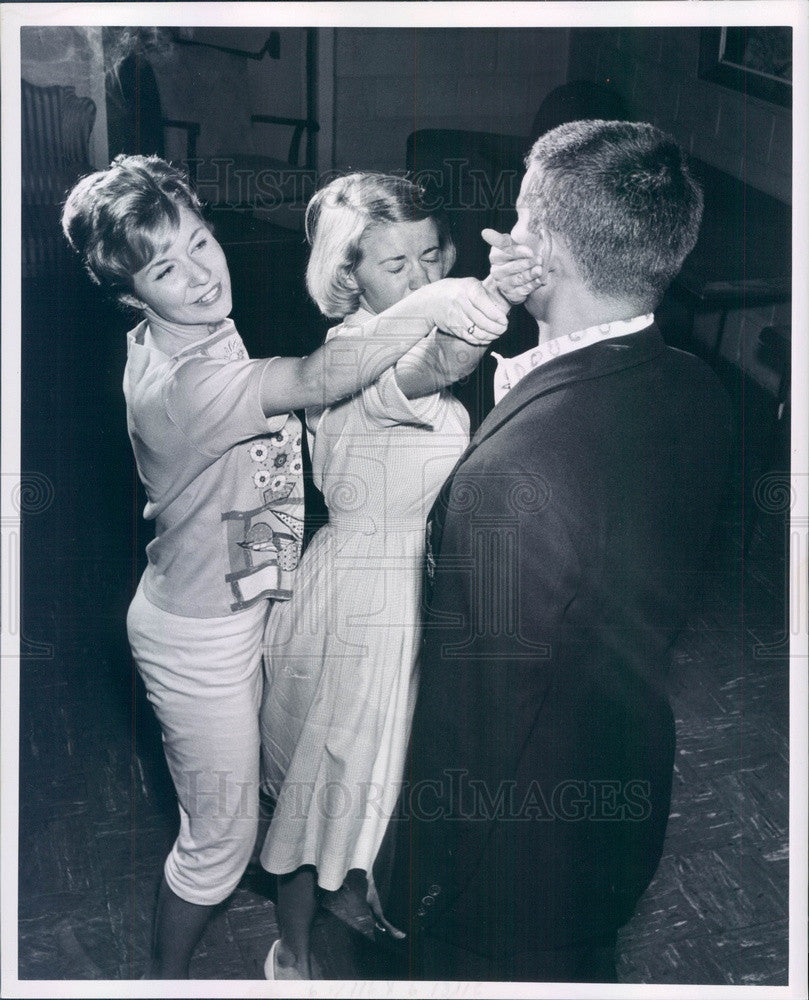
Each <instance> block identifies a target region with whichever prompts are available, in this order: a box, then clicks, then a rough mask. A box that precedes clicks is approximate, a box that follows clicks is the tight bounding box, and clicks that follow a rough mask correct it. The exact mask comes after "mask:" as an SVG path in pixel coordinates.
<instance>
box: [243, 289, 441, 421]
mask: <svg viewBox="0 0 809 1000" xmlns="http://www.w3.org/2000/svg"><path fill="white" fill-rule="evenodd" d="M404 301H405V300H403V301H402V302H401V303H397V304H396V305H395V306H393V307H392V308H391V309H389V310H387V311H386V312H384V313H382V314H381V315H380V316H375V317H374V318H373V319H370V320H368V322H367V323H364V324H363V325H362V326H358V327H357V328H356V333H343V334H341V335H340V336H339V337H335V338H334V339H332V340H329V341H327V342H326V343H325V344H323V345H322V346H321V347H319V348H318V349H317V350H316V351H313V352H312V353H311V354H310V355H309V356H308V357H305V358H275V359H274V360H273V361H272V363H271V364H270V365H269V366H268V368H267V370H266V372H265V374H264V378H263V379H262V384H261V406H262V409H263V410H264V413H265V415H266V416H268V417H269V416H273V415H274V414H277V413H287V412H289V411H290V410H298V409H304V408H306V407H310V406H312V407H326V406H329V405H330V404H332V403H335V402H337V400H340V399H344V398H346V397H347V396H352V395H353V394H354V393H356V392H358V391H359V390H360V389H362V388H364V387H365V386H366V385H370V384H371V383H372V382H374V381H376V379H377V378H379V376H380V375H381V374H382V372H383V371H385V369H386V368H390V366H391V365H393V364H395V363H396V362H397V361H398V360H399V358H401V357H402V355H403V354H406V353H407V351H409V350H410V348H411V347H412V346H413V345H414V344H415V343H417V342H418V341H419V340H421V339H422V338H423V337H424V336H426V335H427V333H429V331H430V329H431V327H432V318H431V317H430V316H428V315H414V312H415V311H416V310H417V309H418V307H419V303H410V305H409V307H406V306H405V305H404ZM414 307H415V308H414Z"/></svg>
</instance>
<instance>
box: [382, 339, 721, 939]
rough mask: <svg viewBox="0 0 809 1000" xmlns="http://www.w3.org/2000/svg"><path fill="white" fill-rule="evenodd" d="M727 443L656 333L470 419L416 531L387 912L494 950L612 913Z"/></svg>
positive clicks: (549, 373) (634, 861) (661, 762)
mask: <svg viewBox="0 0 809 1000" xmlns="http://www.w3.org/2000/svg"><path fill="white" fill-rule="evenodd" d="M729 444H730V417H729V409H728V406H727V401H726V399H725V396H724V393H723V392H722V390H721V388H720V386H719V384H718V382H717V380H716V378H715V377H714V375H713V373H712V372H711V370H710V369H709V368H708V367H707V365H705V364H704V363H703V362H701V361H699V360H698V359H696V358H694V357H692V356H691V355H689V354H684V353H682V352H680V351H676V350H673V349H671V348H668V347H666V346H665V345H664V343H663V341H662V339H661V336H660V334H659V332H658V330H657V328H656V327H654V326H652V327H650V328H648V329H646V330H643V331H641V332H639V333H636V334H633V335H631V336H628V337H624V338H620V339H616V340H610V341H604V342H602V343H599V344H595V345H592V346H590V347H587V348H583V349H581V350H579V351H576V352H574V353H572V354H569V355H566V356H563V357H561V358H558V359H555V360H553V361H550V362H548V363H547V364H545V365H544V366H543V367H540V368H538V369H535V370H533V371H531V372H530V373H529V374H528V375H526V376H525V377H524V379H523V380H522V381H520V382H519V383H518V385H517V386H516V387H515V388H514V389H512V390H511V392H510V393H509V394H508V395H507V396H506V397H505V399H504V400H503V401H502V402H501V403H500V405H499V406H497V407H495V409H494V410H492V411H491V413H490V414H489V415H488V417H487V418H486V419H485V421H484V422H483V424H482V425H481V427H480V428H479V430H478V432H477V433H476V434H475V436H474V438H473V440H472V443H471V444H470V446H469V448H468V450H467V451H466V453H465V455H464V456H463V457H462V458H461V460H460V461H459V463H458V465H457V467H456V469H455V471H454V472H453V474H452V475H451V476H450V478H449V479H448V481H447V483H446V484H445V486H444V488H443V490H442V492H441V494H440V496H439V498H438V500H437V501H436V504H435V506H434V508H433V511H432V513H431V516H430V521H429V523H428V541H429V552H428V577H430V578H431V579H429V580H428V584H427V592H428V606H427V609H426V612H425V614H426V622H425V629H424V646H423V654H422V666H421V670H422V675H421V687H420V693H419V698H418V702H417V707H416V714H415V720H414V727H413V736H412V741H411V748H410V753H409V759H408V767H407V773H406V776H405V777H406V780H407V781H408V783H409V786H408V787H406V789H405V794H404V795H403V798H402V801H401V803H400V806H401V810H402V811H401V813H400V816H401V817H402V818H401V819H400V820H399V821H398V823H397V824H396V827H398V836H397V838H396V839H397V848H396V850H397V860H396V866H395V869H396V871H397V873H398V877H396V876H395V877H394V879H393V883H392V884H393V889H394V891H393V893H392V895H391V897H390V898H389V899H388V902H387V909H388V915H389V916H390V917H391V918H392V919H393V922H394V923H396V922H401V923H400V926H401V925H405V926H409V927H410V928H411V930H416V931H419V932H420V931H426V932H427V933H428V934H430V935H431V936H432V937H433V938H438V939H444V940H445V941H448V942H451V943H453V944H456V945H459V946H461V947H463V948H465V949H468V950H470V951H473V952H476V953H478V954H481V955H485V956H489V957H494V958H495V959H496V958H497V956H503V955H507V954H509V953H514V952H525V951H530V950H531V949H537V950H540V949H553V948H567V947H571V946H573V945H575V944H577V943H580V942H585V941H592V940H595V939H603V938H607V939H608V938H609V937H610V936H611V935H614V932H615V929H616V928H617V927H618V926H620V925H621V924H622V923H624V922H625V921H626V920H627V919H628V918H629V916H630V915H631V913H632V910H633V908H634V906H635V903H636V902H637V900H638V898H639V897H640V895H641V893H642V892H643V891H644V889H645V888H646V886H647V885H648V883H649V881H650V879H651V877H652V875H653V873H654V871H655V868H656V867H657V864H658V861H659V859H660V854H661V849H662V844H663V837H664V833H665V827H666V821H667V818H668V810H669V801H670V790H671V777H672V765H673V755H674V724H673V718H672V713H671V709H670V706H669V703H668V700H667V698H666V694H665V690H664V674H665V669H666V661H667V651H668V647H669V646H670V644H671V643H672V641H673V639H674V637H675V635H676V633H677V631H678V629H679V628H680V626H681V623H682V621H683V617H684V614H685V611H686V608H687V605H688V602H689V598H690V597H691V596H692V595H693V593H694V592H695V590H696V589H697V588H698V586H699V582H700V570H701V564H702V558H703V554H704V550H705V547H706V543H707V541H708V537H709V533H710V530H711V526H712V523H713V522H714V519H715V514H716V511H717V507H718V504H719V500H720V498H721V495H722V493H723V491H724V482H725V478H726V471H727V466H728V452H729ZM416 938H418V934H416ZM412 939H413V935H412V934H411V940H412Z"/></svg>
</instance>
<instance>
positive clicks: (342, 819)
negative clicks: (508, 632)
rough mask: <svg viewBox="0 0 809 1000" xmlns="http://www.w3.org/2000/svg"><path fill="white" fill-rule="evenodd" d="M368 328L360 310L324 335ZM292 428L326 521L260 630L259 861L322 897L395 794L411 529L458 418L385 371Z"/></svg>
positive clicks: (403, 723) (402, 730)
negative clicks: (263, 823) (309, 880)
mask: <svg viewBox="0 0 809 1000" xmlns="http://www.w3.org/2000/svg"><path fill="white" fill-rule="evenodd" d="M369 318H370V314H368V313H365V312H364V311H361V312H359V313H357V314H355V316H353V317H352V318H350V319H349V320H347V321H346V323H345V324H343V325H342V326H340V327H337V328H335V329H334V330H332V331H330V334H329V336H330V337H332V336H337V337H339V336H340V335H341V333H343V332H344V331H346V330H348V328H349V327H350V326H351V325H356V324H361V323H363V322H365V321H366V320H367V319H369ZM431 336H435V333H433V334H431ZM419 350H420V348H419V347H418V346H417V347H416V348H414V352H418V351H419ZM307 422H308V424H309V427H310V430H311V431H312V432H313V433H314V446H313V449H312V468H313V476H314V481H315V484H316V485H317V486H318V487H319V488H320V489H321V491H322V492H323V494H324V497H325V500H326V504H327V506H328V509H329V522H328V524H326V525H325V526H324V527H323V528H321V529H320V531H318V533H317V534H316V535H315V537H314V539H313V540H312V542H311V544H310V546H309V547H308V549H307V550H306V552H305V553H304V557H303V559H302V561H301V565H300V567H299V569H298V571H297V578H296V581H295V593H294V595H293V597H292V599H291V601H289V602H286V603H284V604H283V605H281V604H276V605H275V607H274V608H273V610H272V612H271V614H270V618H269V620H268V623H267V632H266V644H265V671H266V676H265V689H264V699H263V704H262V709H261V716H260V725H261V737H262V784H263V786H264V788H265V789H266V790H267V791H269V792H270V793H271V794H272V795H274V796H276V797H277V804H276V808H275V812H274V815H273V819H272V823H271V825H270V829H269V832H268V834H267V838H266V840H265V843H264V847H263V851H262V854H261V862H262V864H263V866H264V867H265V868H266V869H267V870H268V871H270V872H272V873H274V874H278V875H281V874H287V873H290V872H293V871H295V870H296V869H297V868H299V867H300V866H301V865H314V866H316V868H317V872H318V883H319V885H320V886H321V887H322V888H324V889H326V890H337V889H339V888H340V886H341V885H342V883H343V880H344V879H345V876H346V873H347V872H348V871H349V870H350V869H354V868H357V869H362V870H364V871H366V872H369V871H370V870H371V866H372V864H373V861H374V858H375V857H376V854H377V852H378V850H379V847H380V844H381V841H382V837H383V835H384V832H385V828H386V826H387V823H388V819H389V817H390V815H391V814H392V811H393V809H394V807H395V804H396V800H397V798H398V793H399V790H400V787H401V782H402V777H403V768H404V756H405V752H406V749H407V741H408V738H409V732H410V722H411V718H412V712H413V708H414V703H415V694H416V687H417V679H418V676H417V675H418V668H417V667H418V665H417V656H418V647H419V641H420V624H419V604H420V598H421V584H422V571H423V561H424V549H425V543H424V531H425V522H426V518H427V514H428V513H429V511H430V508H431V507H432V504H433V501H434V500H435V497H436V496H437V494H438V491H439V489H440V488H441V485H442V484H443V482H444V480H445V479H446V477H447V475H448V474H449V472H450V471H451V470H452V468H453V467H454V465H455V462H456V461H457V459H458V457H459V456H460V455H461V453H462V452H463V451H464V449H465V447H466V445H467V443H468V439H469V418H468V415H467V413H466V410H465V409H464V407H463V406H462V405H461V404H460V403H459V402H458V401H457V400H456V399H454V398H453V397H452V395H451V394H450V393H449V392H447V391H446V390H444V391H442V392H440V393H435V394H433V395H430V396H426V397H424V398H421V399H414V400H408V399H407V398H406V397H405V396H404V394H403V393H402V392H401V390H400V389H399V387H398V385H397V383H396V380H395V375H394V371H393V369H389V370H388V371H386V372H385V373H384V374H383V375H382V376H381V377H380V378H379V379H378V380H377V382H375V383H374V384H373V385H372V386H370V387H368V388H366V389H365V390H363V391H362V392H360V393H358V394H357V395H356V396H354V397H352V398H351V399H350V400H347V401H344V402H342V403H340V404H337V405H335V406H332V407H328V408H327V409H325V410H324V411H323V412H322V413H320V414H312V413H308V414H307Z"/></svg>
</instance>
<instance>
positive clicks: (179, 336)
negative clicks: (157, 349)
mask: <svg viewBox="0 0 809 1000" xmlns="http://www.w3.org/2000/svg"><path fill="white" fill-rule="evenodd" d="M143 314H144V317H145V319H146V321H147V323H148V326H149V330H150V331H151V333H152V336H153V337H154V336H155V334H157V336H158V337H159V338H160V340H161V342H162V343H164V344H169V345H171V350H170V351H163V353H164V354H167V355H168V356H169V357H176V356H177V355H178V354H182V353H183V352H184V351H186V350H188V349H189V348H192V347H194V348H196V347H197V346H198V345H199V343H200V342H201V341H203V340H207V339H208V338H209V337H214V336H216V337H219V336H221V335H222V333H223V332H224V331H225V330H227V329H229V328H230V327H232V326H233V320H232V319H230V318H228V319H223V320H221V321H220V322H218V323H172V322H170V321H169V320H167V319H164V318H163V317H162V316H158V314H157V313H156V312H154V311H153V310H152V309H149V308H146V309H144V311H143Z"/></svg>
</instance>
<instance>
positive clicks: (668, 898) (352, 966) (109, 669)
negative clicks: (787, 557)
mask: <svg viewBox="0 0 809 1000" xmlns="http://www.w3.org/2000/svg"><path fill="white" fill-rule="evenodd" d="M777 521H778V519H777V518H776V517H775V516H770V517H769V519H768V518H766V517H762V519H761V523H760V524H759V526H758V528H757V531H756V534H755V535H754V538H753V542H752V545H751V550H750V557H749V559H747V560H745V561H744V562H743V560H742V558H741V552H740V540H739V532H738V522H737V521H735V520H734V519H733V518H729V519H728V520H727V521H726V524H725V532H724V538H723V540H722V544H721V545H720V547H719V550H718V551H719V554H720V555H721V557H722V558H721V561H720V562H718V563H717V564H716V566H715V569H714V570H713V571H712V573H711V577H710V581H709V586H708V592H707V594H706V601H705V604H704V606H703V608H702V610H701V611H700V612H699V613H698V614H696V615H694V616H693V617H692V619H691V620H690V621H689V623H688V625H687V627H686V628H685V630H684V632H683V634H682V636H681V638H680V640H679V641H678V643H677V646H676V649H675V652H674V666H673V670H672V678H671V680H672V701H673V705H674V710H675V716H676V720H677V735H678V749H677V759H676V770H675V782H674V798H673V803H672V813H671V820H670V823H669V828H668V836H667V841H666V848H665V854H664V857H663V860H662V862H661V865H660V868H659V871H658V873H657V876H656V878H655V880H654V882H653V884H652V886H651V888H650V889H649V891H648V893H647V894H646V896H645V897H644V899H643V900H642V902H641V904H640V907H639V909H638V911H637V913H636V915H635V917H634V918H633V920H632V921H631V922H630V924H629V925H628V926H627V927H626V928H625V929H624V930H623V932H622V934H621V940H620V960H619V976H620V979H621V980H622V981H623V982H627V983H630V982H631V983H749V984H778V983H785V982H786V973H787V941H788V934H787V877H788V873H787V867H788V829H787V813H788V809H787V806H788V802H787V781H788V729H787V719H788V677H787V662H788V661H787V659H786V658H785V657H784V655H783V649H781V648H779V647H778V645H777V643H778V640H779V638H780V637H781V636H782V635H783V631H784V606H783V600H782V590H783V585H784V577H783V560H782V559H779V558H778V556H779V554H780V552H779V543H780V544H782V543H781V539H780V533H781V530H782V528H781V527H780V526H779V525H778V523H777ZM64 638H65V639H67V630H65V632H64ZM73 640H74V641H73V642H72V645H71V648H70V652H68V651H67V649H66V648H65V650H64V652H63V654H62V655H60V656H59V658H58V659H57V660H53V661H47V660H44V661H31V662H29V663H28V664H26V665H25V672H24V676H23V697H22V704H21V754H22V758H21V786H20V787H21V817H20V832H21V839H20V909H19V915H20V923H19V931H20V939H19V963H20V964H19V968H20V977H21V978H33V979H36V978H43V979H62V978H66V979H85V978H87V979H97V978H111V979H132V978H137V977H139V976H141V975H142V973H143V972H144V969H145V968H146V961H147V953H148V948H149V933H150V925H151V916H152V906H153V899H154V892H155V887H156V884H157V878H158V876H159V870H160V867H161V864H162V861H163V858H164V856H165V854H166V851H167V849H168V848H169V846H170V844H171V842H172V839H173V837H174V833H175V825H176V813H175V807H174V803H173V799H172V794H171V788H170V785H169V783H168V779H167V775H166V772H165V765H164V764H163V761H162V758H161V753H160V743H159V738H158V734H157V732H156V729H155V727H154V724H153V723H152V722H151V719H150V716H149V709H148V706H146V705H144V704H143V702H142V700H141V693H140V691H139V689H138V687H137V685H135V684H134V683H133V687H132V690H131V697H130V700H129V702H128V703H127V702H126V701H125V700H124V699H122V697H121V695H122V686H121V678H122V677H126V679H127V684H129V683H130V681H131V675H130V666H129V662H128V659H127V657H126V651H125V649H124V648H123V647H122V646H120V644H119V645H118V647H117V648H115V650H114V655H110V650H109V649H104V648H103V647H102V648H100V647H99V646H98V645H97V644H91V643H90V642H89V641H86V642H82V641H81V638H80V635H79V634H78V633H77V632H76V630H75V628H74V629H73ZM113 646H115V644H114V643H113ZM329 906H330V911H331V912H329V913H325V914H324V916H323V919H322V921H321V922H320V924H319V927H318V935H317V944H316V948H317V951H318V953H319V955H320V959H321V962H322V964H323V968H324V971H325V973H326V975H327V976H328V977H329V978H356V977H359V978H363V977H369V976H384V975H386V970H385V965H384V960H383V959H382V958H381V956H378V955H376V954H375V952H374V949H373V946H372V941H371V940H370V938H369V937H368V935H370V927H371V924H370V919H369V918H368V916H367V914H365V913H364V912H363V908H362V906H361V904H360V902H359V895H358V894H357V893H355V892H352V891H350V890H349V889H344V890H343V892H342V893H340V894H338V895H337V896H336V897H335V898H333V899H331V900H330V901H329ZM335 914H337V916H335ZM275 936H277V926H276V923H275V916H274V907H273V903H272V901H271V898H270V885H269V884H268V880H266V879H265V878H264V877H263V876H262V874H261V872H260V869H258V868H257V867H251V869H250V870H249V871H248V873H247V875H246V876H245V878H244V879H243V881H242V884H241V885H240V886H239V888H238V890H237V892H236V893H235V895H234V897H233V898H232V900H231V901H230V902H229V904H228V905H227V906H226V907H224V908H222V910H221V911H220V912H219V913H218V914H217V916H216V918H215V919H214V921H213V923H212V924H211V925H210V928H209V930H208V932H207V933H206V935H205V938H204V940H203V942H202V945H201V947H200V948H199V950H198V952H197V954H196V956H195V958H194V962H193V968H192V971H193V975H194V977H197V978H200V979H220V978H222V979H255V978H260V977H261V971H260V970H261V967H262V963H263V960H264V956H265V955H266V952H267V949H268V947H269V945H270V943H271V942H272V940H273V939H274V937H275Z"/></svg>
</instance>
